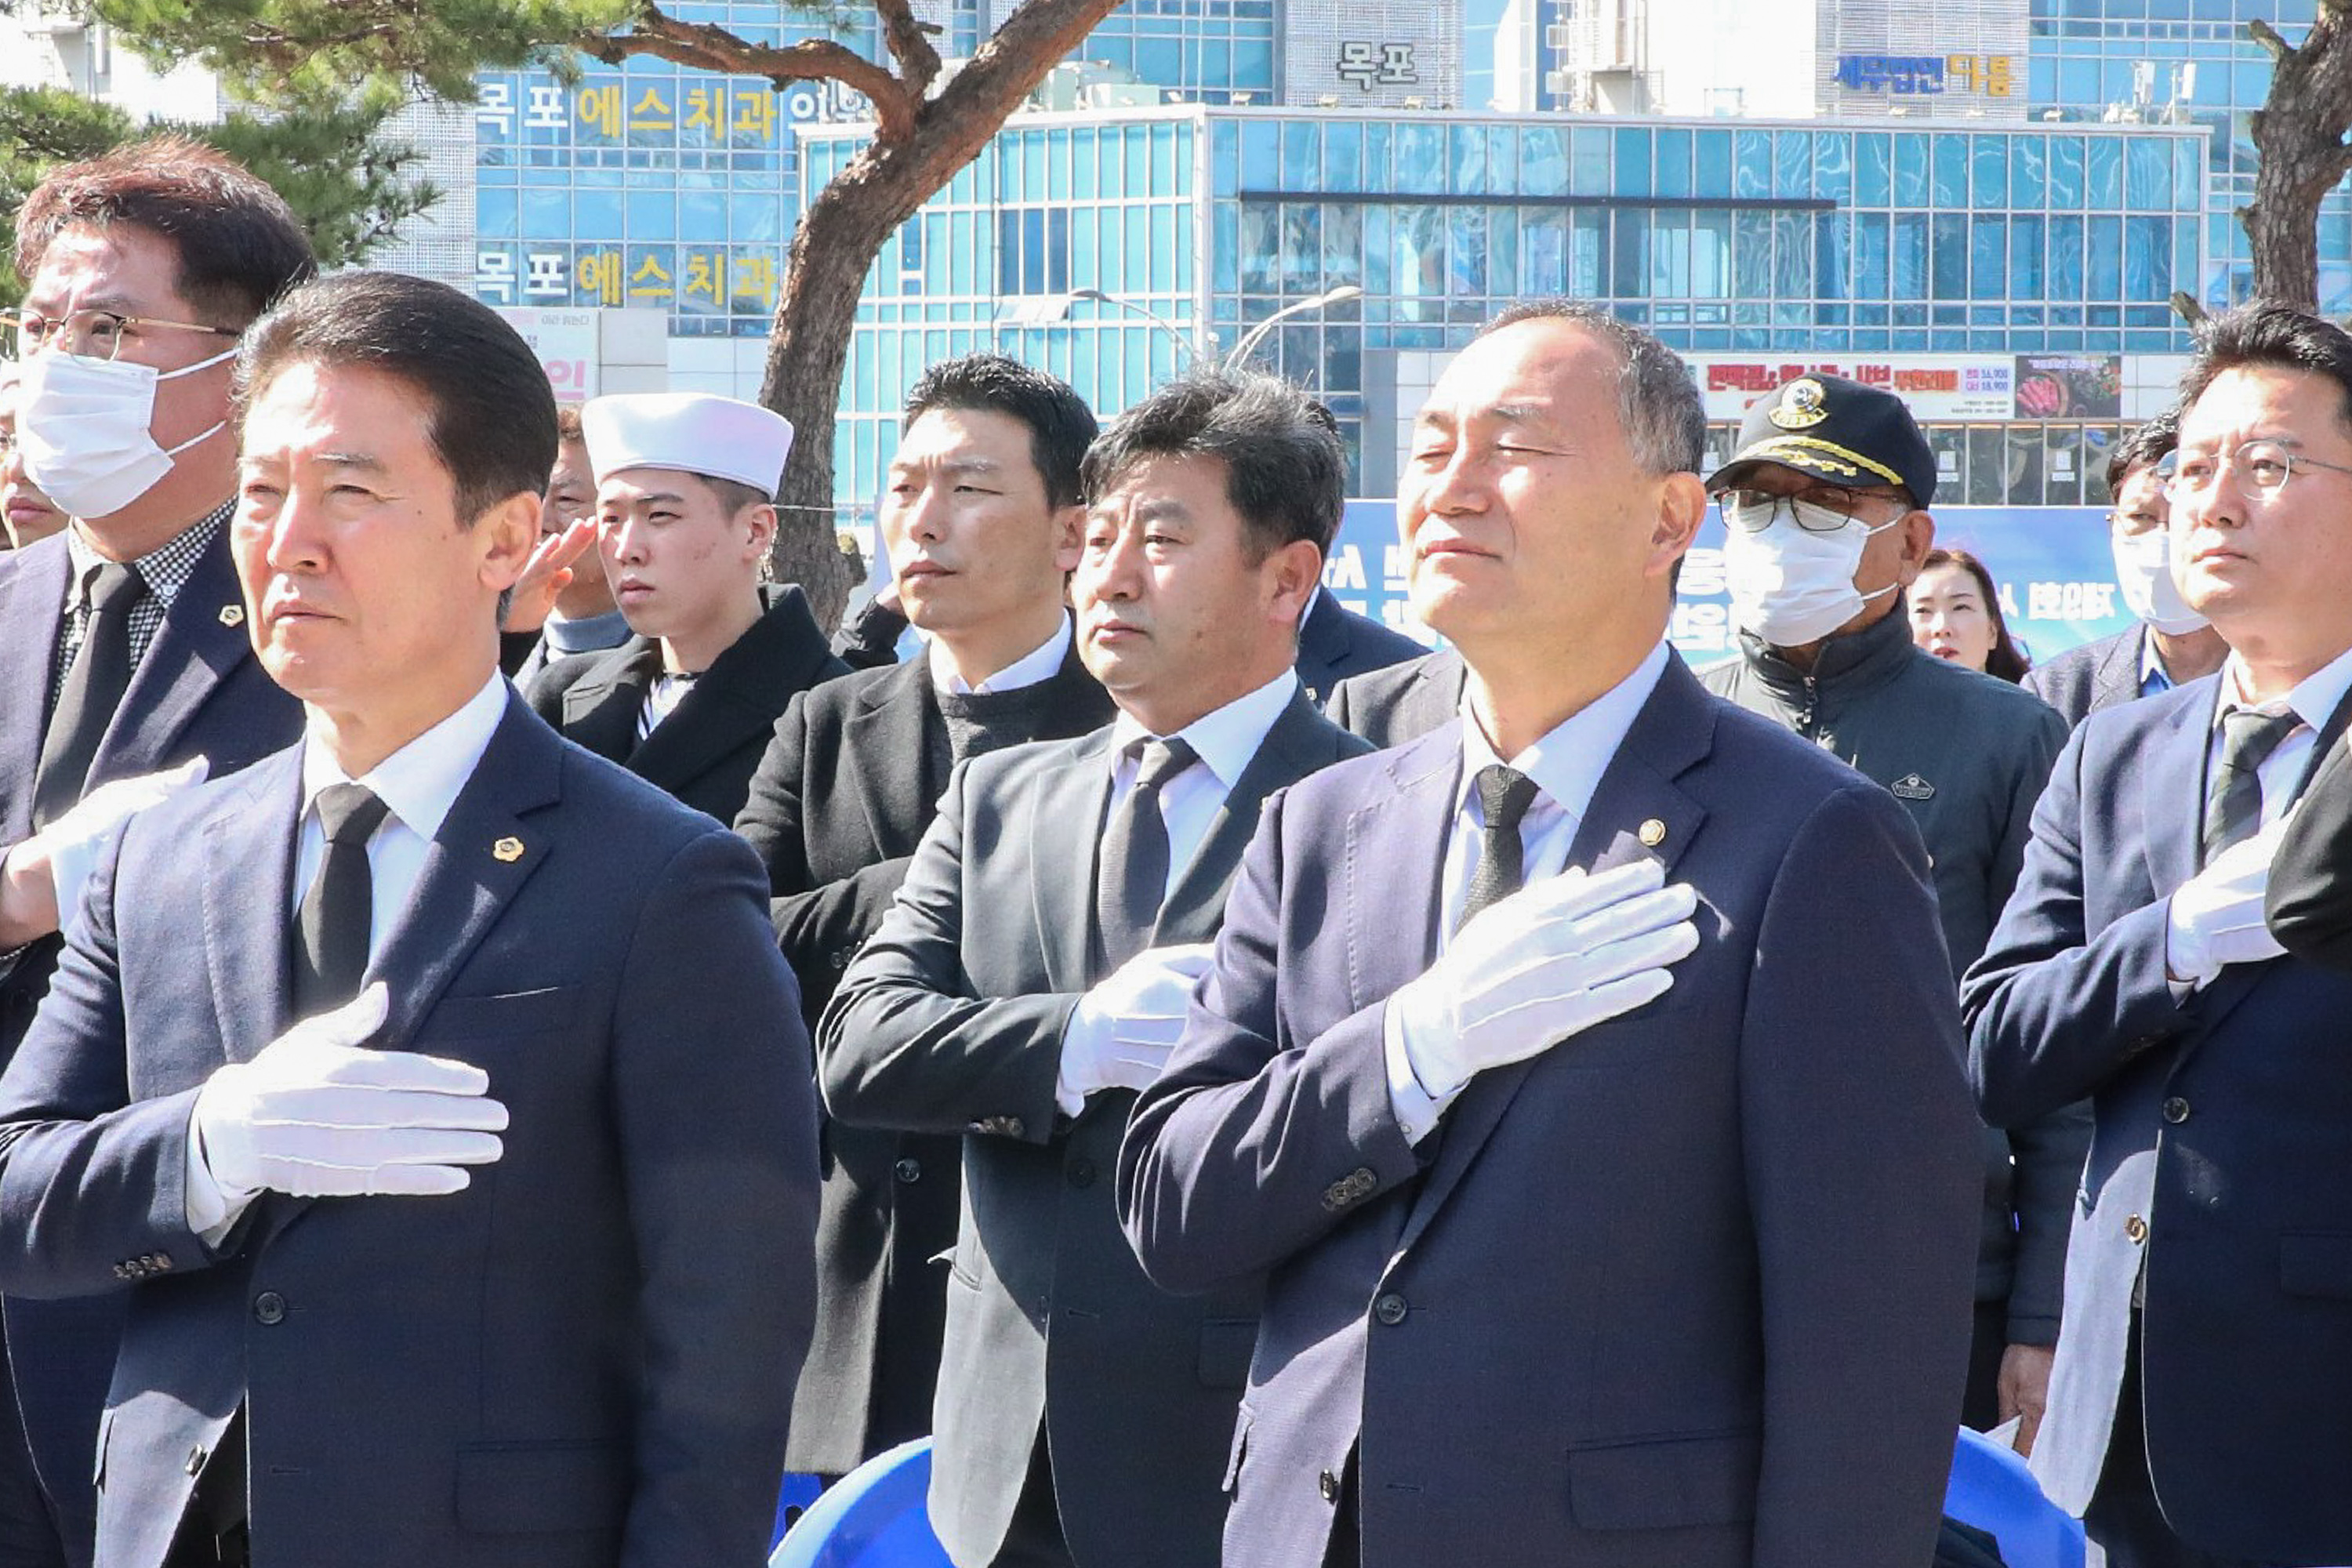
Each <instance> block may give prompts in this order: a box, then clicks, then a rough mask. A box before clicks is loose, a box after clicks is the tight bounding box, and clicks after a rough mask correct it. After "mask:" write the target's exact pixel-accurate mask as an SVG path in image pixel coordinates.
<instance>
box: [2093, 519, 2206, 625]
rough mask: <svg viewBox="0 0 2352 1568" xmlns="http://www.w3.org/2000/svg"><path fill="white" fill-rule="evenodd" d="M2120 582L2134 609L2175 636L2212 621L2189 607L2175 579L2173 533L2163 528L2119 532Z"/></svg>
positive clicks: (2138, 614)
mask: <svg viewBox="0 0 2352 1568" xmlns="http://www.w3.org/2000/svg"><path fill="white" fill-rule="evenodd" d="M2113 543H2114V545H2115V549H2116V583H2117V584H2119V585H2120V586H2121V587H2122V589H2123V591H2124V604H2125V605H2126V607H2128V608H2129V609H2130V611H2131V613H2132V614H2133V615H2135V616H2138V617H2139V618H2140V619H2141V620H2143V621H2146V622H2147V624H2148V625H2149V626H2154V627H2155V628H2156V629H2157V630H2158V631H2160V632H2164V633H2167V634H2168V635H2170V636H2172V637H2182V636H2185V635H2187V634H2188V633H2189V632H2197V631H2203V630H2204V629H2205V628H2206V627H2207V626H2210V625H2211V624H2212V623H2210V621H2208V620H2206V618H2205V617H2204V616H2200V615H2199V614H2198V613H2197V612H2196V611H2194V610H2192V609H2190V608H2189V604H2188V601H2187V600H2185V599H2183V598H2182V597H2181V596H2180V585H2179V584H2177V583H2175V582H2174V581H2173V580H2172V536H2171V535H2170V534H2168V533H2167V532H2165V531H2164V530H2162V529H2160V528H2155V529H2150V530H2149V531H2147V532H2146V533H2118V534H2116V535H2115V536H2114V538H2113Z"/></svg>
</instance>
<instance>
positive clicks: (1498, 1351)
mask: <svg viewBox="0 0 2352 1568" xmlns="http://www.w3.org/2000/svg"><path fill="white" fill-rule="evenodd" d="M1704 428H1705V426H1704V420H1703V418H1702V416H1701V411H1700V408H1699V405H1698V398H1697V395H1696V392H1695V391H1694V390H1693V388H1692V387H1691V384H1690V381H1689V378H1688V376H1687V375H1686V374H1685V373H1684V371H1683V367H1682V364H1681V362H1680V361H1679V360H1677V359H1676V358H1675V355H1674V354H1673V353H1672V352H1671V351H1669V350H1667V349H1666V348H1664V346H1663V345H1662V344H1660V343H1658V342H1656V340H1654V339H1653V338H1651V337H1650V336H1648V335H1647V334H1646V333H1643V332H1641V331H1638V330H1636V329H1633V328H1631V327H1628V326H1626V325H1624V324H1623V323H1622V322H1620V321H1616V320H1614V319H1613V318H1612V317H1610V316H1608V315H1606V314H1604V313H1602V312H1600V311H1597V310H1592V309H1591V308H1590V307H1586V306H1581V305H1576V304H1570V303H1568V302H1564V301H1563V302H1559V303H1551V304H1541V305H1531V306H1522V307H1518V308H1517V309H1514V310H1509V311H1507V312H1505V313H1504V315H1503V316H1502V317H1501V318H1499V319H1498V321H1496V324H1495V325H1493V326H1492V327H1490V328H1488V329H1487V330H1486V332H1485V333H1484V334H1482V335H1481V336H1480V337H1479V338H1478V339H1477V340H1475V342H1472V343H1471V345H1470V346H1469V347H1468V348H1467V349H1465V351H1464V352H1463V353H1462V354H1461V356H1460V357H1459V358H1458V359H1456V360H1455V361H1454V364H1453V365H1452V366H1451V367H1450V368H1449V369H1448V370H1447V371H1446V373H1445V375H1444V378H1443V380H1442V381H1441V382H1440V384H1438V386H1437V388H1436V389H1435V390H1434V391H1433V393H1432V394H1431V396H1430V400H1429V402H1428V404H1427V405H1425V406H1424V407H1423V410H1422V412H1421V416H1420V418H1419V420H1418V422H1417V426H1416V432H1415V437H1414V442H1413V448H1412V458H1411V460H1410V463H1409V466H1408V468H1407V470H1406V473H1405V475H1404V478H1403V479H1402V483H1401V484H1400V486H1399V497H1400V508H1399V521H1400V526H1401V528H1402V531H1403V534H1404V538H1405V542H1406V544H1407V547H1408V549H1409V551H1410V552H1411V556H1412V568H1411V570H1412V597H1413V605H1414V609H1415V611H1416V613H1417V614H1418V615H1419V616H1421V618H1422V619H1423V620H1424V621H1425V622H1427V623H1428V624H1429V625H1430V626H1433V627H1434V628H1435V629H1436V630H1438V631H1439V632H1441V633H1442V634H1444V636H1445V637H1447V638H1448V639H1449V640H1451V641H1452V642H1453V643H1454V646H1455V647H1457V648H1459V649H1460V650H1461V653H1462V657H1463V658H1464V660H1465V663H1466V665H1467V667H1468V669H1469V671H1470V675H1469V684H1468V688H1467V693H1466V695H1467V701H1466V704H1465V713H1464V715H1463V716H1462V717H1461V718H1460V719H1459V720H1457V721H1456V722H1455V723H1454V725H1453V726H1451V727H1450V728H1448V729H1446V730H1444V731H1439V732H1437V733H1435V734H1432V735H1430V736H1427V737H1425V738H1424V739H1423V740H1422V741H1420V742H1416V743H1414V744H1412V745H1409V746H1406V747H1404V748H1403V749H1402V750H1398V751H1391V752H1382V753H1381V754H1380V755H1377V756H1373V757H1367V758H1364V759H1362V760H1360V761H1357V762H1351V763H1341V764H1339V766H1337V767H1334V768H1332V769H1329V770H1328V771H1327V772H1325V773H1320V774H1318V775H1317V776H1315V777H1314V778H1311V779H1308V780H1307V781H1305V782H1304V783H1302V784H1298V785H1297V786H1296V787H1294V788H1293V789H1291V790H1290V791H1289V792H1288V793H1287V794H1286V795H1283V796H1281V797H1279V798H1277V799H1276V801H1274V802H1272V803H1270V804H1269V805H1267V807H1266V810H1265V815H1264V816H1263V818H1262V819H1261V821H1260V824H1259V827H1258V833H1257V837H1256V838H1255V840H1254V841H1253V843H1252V844H1251V846H1250V849H1249V852H1248V853H1247V855H1246V856H1245V857H1244V861H1243V865H1242V869H1241V872H1240V875H1239V877H1238V878H1237V879H1236V881H1235V883H1234V891H1233V895H1232V898H1231V900H1230V901H1229V902H1228V905H1227V908H1226V918H1225V923H1224V927H1223V934H1222V936H1221V937H1220V939H1219V941H1218V943H1217V951H1216V961H1215V965H1214V967H1213V970H1212V971H1211V972H1210V973H1209V975H1208V976H1207V978H1206V979H1205V980H1204V981H1203V983H1202V986H1201V988H1200V989H1199V990H1197V991H1196V992H1195V993H1194V995H1193V999H1192V1014H1191V1018H1190V1021H1189V1022H1188V1024H1187V1025H1186V1027H1185V1030H1184V1035H1183V1038H1182V1040H1181V1043H1180V1044H1179V1046H1178V1047H1177V1049H1176V1054H1175V1057H1174V1059H1173V1060H1172V1061H1171V1063H1170V1064H1169V1066H1168V1068H1166V1070H1165V1071H1164V1072H1163V1073H1162V1074H1161V1075H1160V1078H1159V1079H1158V1080H1157V1081H1156V1082H1155V1083H1153V1084H1152V1085H1151V1087H1150V1088H1149V1089H1145V1090H1144V1092H1143V1094H1142V1097H1141V1098H1140V1100H1139V1101H1138V1102H1137V1105H1136V1110H1135V1113H1134V1116H1133V1119H1132V1120H1131V1121H1130V1123H1129V1130H1128V1135H1127V1139H1126V1142H1125V1144H1124V1146H1123V1147H1122V1148H1121V1150H1120V1153H1119V1163H1118V1190H1119V1198H1120V1202H1121V1205H1122V1210H1123V1214H1124V1216H1125V1223H1126V1226H1127V1230H1128V1234H1129V1237H1130V1239H1132V1240H1133V1242H1134V1243H1135V1245H1136V1247H1137V1250H1138V1253H1139V1256H1140V1258H1141V1259H1142V1262H1143V1265H1144V1268H1145V1269H1146V1271H1147V1272H1148V1273H1150V1276H1151V1277H1152V1278H1153V1279H1155V1280H1157V1281H1159V1282H1160V1284H1161V1285H1163V1286H1165V1287H1167V1288H1169V1289H1177V1290H1197V1289H1208V1288H1211V1287H1213V1286H1216V1285H1218V1284H1221V1283H1223V1282H1225V1281H1229V1280H1233V1279H1248V1278H1254V1277H1255V1276H1256V1275H1257V1274H1258V1273H1260V1272H1261V1271H1265V1272H1266V1273H1267V1283H1266V1300H1265V1315H1264V1318H1263V1321H1262V1324H1261V1327H1260V1330H1259V1333H1258V1341H1257V1349H1256V1354H1255V1360H1254V1361H1253V1363H1252V1365H1251V1369H1250V1382H1249V1387H1248V1390H1247V1392H1246V1393H1245V1394H1244V1399H1243V1405H1242V1411H1241V1418H1240V1421H1239V1423H1238V1424H1237V1426H1236V1429H1235V1432H1234V1442H1233V1448H1232V1455H1231V1459H1230V1461H1229V1464H1228V1466H1227V1469H1226V1472H1225V1486H1226V1489H1227V1491H1228V1492H1229V1493H1230V1495H1231V1497H1232V1512H1231V1515H1230V1517H1229V1519H1228V1521H1227V1523H1226V1527H1225V1535H1224V1562H1225V1563H1227V1564H1228V1565H1229V1568H1261V1565H1262V1568H1298V1565H1299V1564H1313V1563H1330V1564H1347V1565H1348V1568H1354V1564H1356V1563H1364V1564H1366V1565H1368V1568H1426V1565H1428V1564H1431V1563H1482V1564H1485V1563H1493V1564H1506V1563H1507V1564H1534V1563H1544V1564H1564V1565H1570V1568H1577V1565H1584V1564H1609V1565H1612V1568H1669V1565H1671V1568H1748V1565H1751V1564H1754V1565H1770V1568H1798V1565H1805V1568H1812V1565H1816V1564H1822V1563H1837V1564H1839V1565H1840V1568H1878V1565H1883V1568H1916V1565H1917V1564H1919V1563H1925V1562H1926V1561H1927V1558H1928V1555H1929V1552H1930V1551H1931V1549H1932V1547H1933V1544H1934V1542H1935V1539H1936V1532H1937V1515H1938V1508H1937V1505H1938V1503H1939V1501H1940V1500H1941V1498H1942V1495H1943V1481H1944V1477H1945V1473H1946V1470H1947V1468H1948V1465H1949V1462H1950V1456H1951V1445H1952V1434H1953V1428H1954V1426H1955V1424H1956V1423H1957V1421H1958V1415H1959V1406H1960V1385H1961V1379H1962V1374H1963V1372H1964V1362H1965V1357H1966V1349H1967V1343H1968V1335H1969V1279H1970V1270H1971V1266H1972V1262H1973V1258H1974V1253H1975V1242H1976V1211H1975V1205H1976V1200H1977V1187H1978V1181H1979V1177H1978V1171H1977V1164H1976V1140H1977V1131H1976V1122H1975V1118H1974V1117H1973V1116H1972V1115H1971V1114H1970V1112H1969V1103H1968V1095H1967V1090H1966V1083H1965V1079H1964V1077H1963V1074H1962V1070H1961V1062H1960V1049H1959V1047H1960V1037H1959V1020H1958V1008H1957V1005H1956V1004H1955V1001H1954V998H1953V994H1952V984H1951V974H1950V971H1949V969H1948V966H1947V963H1946V960H1945V956H1944V949H1943V943H1942V942H1941V940H1940V939H1939V936H1938V932H1937V920H1936V908H1935V900H1934V896H1933V894H1932V891H1931V889H1930V884H1929V881H1928V868H1927V856H1926V854H1925V852H1924V851H1923V849H1922V848H1921V847H1920V842H1919V836H1918V833H1917V830H1916V828H1915V827H1914V826H1912V825H1911V822H1910V820H1909V818H1908V816H1906V813H1905V811H1904V809H1903V806H1902V805H1901V803H1899V802H1897V801H1896V800H1895V798H1894V797H1893V796H1891V795H1887V794H1886V793H1885V791H1884V790H1882V789H1880V788H1879V787H1878V786H1877V785H1876V784H1872V783H1871V782H1870V781H1869V780H1867V779H1864V778H1863V777H1861V776H1859V775H1858V774H1856V773H1853V771H1852V770H1850V769H1848V768H1846V767H1845V766H1844V765H1843V763H1839V762H1838V761H1837V760H1836V759H1835V758H1832V757H1829V756H1826V755H1824V754H1823V753H1822V752H1821V751H1820V750H1819V749H1817V748H1816V747H1813V746H1811V745H1810V744H1808V743H1807V742H1803V741H1801V740H1800V739H1798V738H1796V737H1794V736H1792V735H1790V734H1788V733H1787V732H1786V731H1782V730H1781V729H1780V728H1779V727H1778V726H1776V725H1773V724H1771V723H1769V721H1764V720H1762V719H1759V718H1756V717H1753V716H1750V715H1748V714H1746V713H1743V712H1741V711H1739V710H1736V709H1734V708H1732V707H1730V706H1728V705H1727V704H1726V703H1723V702H1721V701H1719V700H1716V699H1714V698H1712V697H1709V696H1708V695H1706V693H1705V692H1704V691H1703V690H1702V689H1700V687H1699V685H1698V683H1697V681H1696V679H1695V678H1694V677H1693V676H1692V675H1691V674H1690V672H1689V671H1688V670H1687V669H1685V668H1684V667H1683V665H1682V664H1681V662H1680V661H1679V660H1678V659H1677V658H1675V656H1674V654H1673V653H1672V651H1671V649H1670V648H1668V647H1667V646H1666V644H1665V641H1664V637H1665V629H1666V625H1667V619H1668V615H1669V612H1670V610H1671V608H1672V604H1673V588H1672V577H1673V573H1674V569H1675V563H1676V561H1677V560H1679V559H1680V557H1681V556H1682V554H1683V552H1684V551H1685V549H1686V548H1687V547H1688V545H1689V543H1690V540H1691V536H1692V534H1693V533H1694V532H1695V531H1696V529H1697V527H1698V525H1699V521H1700V517H1701V514H1702V513H1703V511H1704V510H1705V507H1706V494H1705V491H1704V490H1703V489H1702V488H1701V486H1700V483H1699V479H1698V477H1697V475H1696V473H1695V472H1694V471H1693V469H1694V467H1695V465H1696V463H1697V461H1698V458H1699V454H1700V446H1701V440H1702V437H1703V434H1704ZM1504 759H1508V761H1507V762H1506V761H1505V760H1504ZM1523 882H1524V883H1525V885H1524V887H1522V885H1521V884H1522V883H1523Z"/></svg>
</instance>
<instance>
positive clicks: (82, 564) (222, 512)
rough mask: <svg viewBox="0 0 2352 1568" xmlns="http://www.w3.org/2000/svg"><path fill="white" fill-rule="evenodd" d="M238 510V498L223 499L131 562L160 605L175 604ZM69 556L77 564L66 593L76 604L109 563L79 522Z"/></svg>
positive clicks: (69, 535)
mask: <svg viewBox="0 0 2352 1568" xmlns="http://www.w3.org/2000/svg"><path fill="white" fill-rule="evenodd" d="M234 511H236V501H235V500H226V501H223V502H222V503H221V504H220V505H219V506H218V507H216V508H215V509H214V510H211V511H209V512H206V513H205V515H204V516H203V517H200V518H198V519H197V520H196V521H194V522H192V523H190V524H189V525H188V526H187V527H185V528H184V529H182V530H181V531H179V532H178V533H176V534H174V535H173V537H172V538H171V539H169V540H167V541H165V542H163V543H162V544H159V545H157V546H156V547H155V548H154V549H152V550H151V551H149V552H147V553H146V554H144V555H142V556H141V557H139V559H137V560H136V561H132V562H131V563H129V564H131V565H132V566H135V567H137V568H138V569H139V581H140V582H141V583H142V584H145V585H146V588H147V592H148V593H149V594H151V595H153V596H154V600H155V603H156V604H157V605H161V606H162V607H163V608H164V609H167V610H168V609H170V608H171V607H172V601H173V599H175V598H177V597H179V594H180V590H181V589H182V588H184V587H185V586H186V585H187V582H188V579H189V578H190V577H192V576H194V574H195V570H196V563H197V561H198V560H200V559H202V557H203V555H204V553H205V549H206V548H207V547H208V546H210V545H211V543H212V542H213V541H214V540H215V539H217V538H219V537H220V531H221V530H222V529H224V528H226V526H228V520H229V515H230V514H231V513H232V512H234ZM66 556H67V559H68V561H70V562H71V563H72V564H73V581H72V584H71V586H69V587H68V589H67V590H66V593H67V595H68V596H69V598H70V600H71V602H72V603H74V604H76V605H79V604H80V603H82V598H83V595H84V593H85V591H86V585H87V584H89V574H90V570H91V568H93V567H97V566H103V565H105V564H106V557H105V556H103V555H100V553H99V552H97V551H95V550H93V549H91V548H90V546H89V541H88V540H86V539H84V538H83V537H82V536H81V528H80V525H79V524H76V525H74V526H72V527H70V528H68V529H67V530H66Z"/></svg>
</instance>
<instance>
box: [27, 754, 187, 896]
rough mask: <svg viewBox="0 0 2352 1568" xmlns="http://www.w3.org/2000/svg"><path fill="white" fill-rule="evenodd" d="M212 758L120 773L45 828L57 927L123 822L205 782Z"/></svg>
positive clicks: (43, 839)
mask: <svg viewBox="0 0 2352 1568" xmlns="http://www.w3.org/2000/svg"><path fill="white" fill-rule="evenodd" d="M209 766H210V764H209V763H207V762H206V761H205V759H204V758H203V757H193V758H190V759H189V760H188V761H187V762H184V763H181V764H180V765H179V766H178V767H176V768H166V769H164V770H163V772H162V773H142V774H141V775H140V776H139V777H137V778H135V779H116V780H115V781H114V782H113V783H111V784H100V785H99V786H98V787H97V788H96V789H94V790H92V791H90V792H89V794H88V795H84V796H83V797H82V798H81V799H80V801H79V802H78V803H76V804H75V805H74V806H73V808H72V809H71V810H69V811H68V812H66V813H65V814H64V815H63V816H59V817H58V819H57V820H56V821H55V822H52V823H50V824H49V825H48V826H47V827H45V828H43V829H41V832H40V840H41V847H42V849H43V851H44V852H45V853H47V856H48V860H49V881H50V883H51V884H52V885H53V886H55V887H56V889H57V890H58V930H59V931H63V930H65V929H66V927H67V926H68V925H70V924H71V923H72V921H73V918H74V911H75V910H78V909H79V908H81V894H82V889H84V888H86V887H88V886H89V874H90V873H91V872H92V871H94V870H96V869H97V868H98V858H99V855H100V852H102V851H103V850H104V849H105V848H106V846H107V842H108V841H109V840H110V839H111V838H112V837H114V835H115V833H116V832H117V831H119V830H120V829H121V826H122V825H123V824H124V823H126V822H128V821H130V820H131V818H132V817H134V816H138V815H139V814H140V813H141V812H142V811H144V810H146V809H147V808H148V807H149V806H151V805H156V804H157V803H158V802H160V801H162V800H163V799H165V798H166V797H167V796H170V795H177V794H178V793H179V792H180V791H182V790H184V789H186V788H187V787H188V786H189V785H191V784H202V783H204V782H205V773H206V771H207V770H208V768H209Z"/></svg>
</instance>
